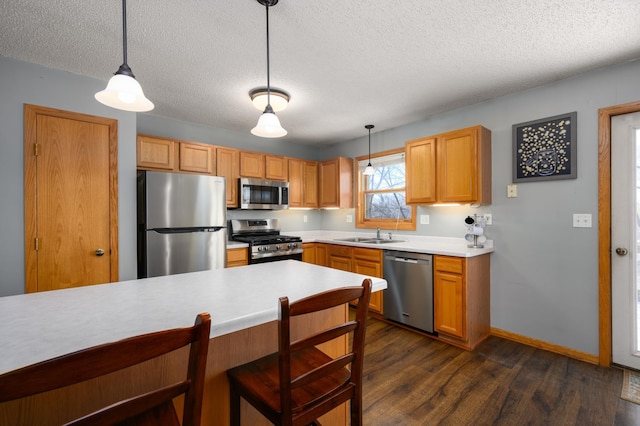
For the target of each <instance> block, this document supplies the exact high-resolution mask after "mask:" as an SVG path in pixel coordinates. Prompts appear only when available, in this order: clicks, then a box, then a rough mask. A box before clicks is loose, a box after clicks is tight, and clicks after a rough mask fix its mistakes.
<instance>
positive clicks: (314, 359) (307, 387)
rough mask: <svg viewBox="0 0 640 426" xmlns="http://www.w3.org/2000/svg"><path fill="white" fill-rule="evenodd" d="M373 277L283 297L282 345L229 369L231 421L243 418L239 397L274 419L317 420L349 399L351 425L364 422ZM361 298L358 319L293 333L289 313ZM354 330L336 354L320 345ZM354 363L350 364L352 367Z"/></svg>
mask: <svg viewBox="0 0 640 426" xmlns="http://www.w3.org/2000/svg"><path fill="white" fill-rule="evenodd" d="M370 296H371V280H370V279H366V280H364V282H363V283H362V286H357V287H344V288H339V289H336V290H331V291H326V292H323V293H320V294H317V295H314V296H310V297H307V298H305V299H301V300H298V301H296V302H294V303H291V304H289V299H288V298H286V297H281V298H280V313H279V319H278V327H279V330H278V331H279V339H278V341H279V342H278V347H279V350H278V352H276V353H273V354H271V355H268V356H266V357H263V358H260V359H258V360H256V361H252V362H249V363H247V364H244V365H240V366H238V367H234V368H232V369H230V370H228V371H227V376H228V378H229V387H230V408H231V413H230V415H231V425H234V426H236V425H239V424H240V397H242V398H244V399H245V400H246V401H248V402H249V403H250V404H251V405H253V406H254V407H255V408H256V409H257V410H258V411H260V412H261V413H262V415H264V416H265V417H266V418H267V419H269V421H271V422H272V423H273V424H275V425H308V424H313V423H314V422H315V420H316V419H317V418H318V417H320V416H321V415H323V414H325V413H327V412H329V411H331V410H332V409H333V408H335V407H337V406H338V405H340V404H342V403H343V402H345V401H349V400H350V401H351V403H350V411H351V425H352V426H356V425H361V424H362V363H363V356H364V337H365V321H366V317H367V310H368V307H369V298H370ZM356 299H357V300H358V307H357V311H356V315H355V320H353V321H347V322H345V323H343V324H339V325H337V326H334V327H332V328H329V329H326V330H321V331H319V332H317V333H315V334H313V335H311V336H305V337H303V338H301V339H299V340H296V341H293V342H292V341H291V339H290V330H291V329H290V325H291V323H290V319H291V318H292V317H296V316H299V315H304V314H308V313H311V312H317V311H322V310H325V309H329V308H331V307H334V306H338V305H342V304H346V303H348V302H350V301H353V300H356ZM347 333H353V336H352V337H353V339H352V343H351V347H350V350H349V352H348V353H347V354H345V355H342V356H339V357H337V358H335V359H334V358H332V357H330V356H328V355H327V354H325V353H324V352H322V351H321V350H319V349H318V348H316V345H318V344H320V343H323V342H327V341H329V340H332V339H334V338H336V337H339V336H343V335H345V334H347ZM348 367H350V368H348Z"/></svg>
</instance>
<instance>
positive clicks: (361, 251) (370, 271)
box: [352, 247, 382, 314]
mask: <svg viewBox="0 0 640 426" xmlns="http://www.w3.org/2000/svg"><path fill="white" fill-rule="evenodd" d="M352 272H355V273H356V274H362V275H369V276H372V277H377V278H382V250H379V249H368V248H361V247H354V248H353V269H352ZM369 310H370V311H374V312H377V313H379V314H381V313H382V291H376V292H374V293H371V300H370V301H369Z"/></svg>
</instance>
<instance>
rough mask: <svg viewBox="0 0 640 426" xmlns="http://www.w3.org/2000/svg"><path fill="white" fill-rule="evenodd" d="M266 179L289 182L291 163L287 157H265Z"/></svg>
mask: <svg viewBox="0 0 640 426" xmlns="http://www.w3.org/2000/svg"><path fill="white" fill-rule="evenodd" d="M264 166H265V176H264V177H265V178H267V179H270V180H281V181H288V180H289V162H288V161H287V159H286V158H285V157H280V156H278V155H265V156H264Z"/></svg>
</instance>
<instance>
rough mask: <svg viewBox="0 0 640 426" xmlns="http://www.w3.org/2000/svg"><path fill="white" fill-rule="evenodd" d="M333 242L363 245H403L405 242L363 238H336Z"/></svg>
mask: <svg viewBox="0 0 640 426" xmlns="http://www.w3.org/2000/svg"><path fill="white" fill-rule="evenodd" d="M335 241H344V242H349V243H364V244H389V243H403V242H405V240H387V239H384V238H370V237H369V238H364V237H351V238H336V239H335Z"/></svg>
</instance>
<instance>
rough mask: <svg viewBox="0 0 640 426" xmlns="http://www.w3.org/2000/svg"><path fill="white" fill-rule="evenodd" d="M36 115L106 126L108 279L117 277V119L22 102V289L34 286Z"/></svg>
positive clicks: (29, 290)
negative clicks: (23, 244)
mask: <svg viewBox="0 0 640 426" xmlns="http://www.w3.org/2000/svg"><path fill="white" fill-rule="evenodd" d="M38 115H47V116H52V117H57V118H65V119H69V120H77V121H84V122H89V123H95V124H102V125H105V126H107V127H108V129H109V244H110V249H111V253H110V256H109V258H110V265H109V269H110V277H111V282H114V281H118V120H116V119H113V118H106V117H99V116H94V115H88V114H80V113H76V112H70V111H64V110H59V109H54V108H47V107H42V106H38V105H30V104H24V232H25V247H24V251H25V256H24V257H25V291H26V292H27V293H33V292H36V291H37V290H38V288H37V284H38V282H37V266H38V264H37V252H36V250H35V239H36V237H37V235H38V234H37V204H36V191H37V188H36V175H37V164H36V155H35V149H36V148H35V144H36V141H37V126H36V122H37V118H38Z"/></svg>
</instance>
